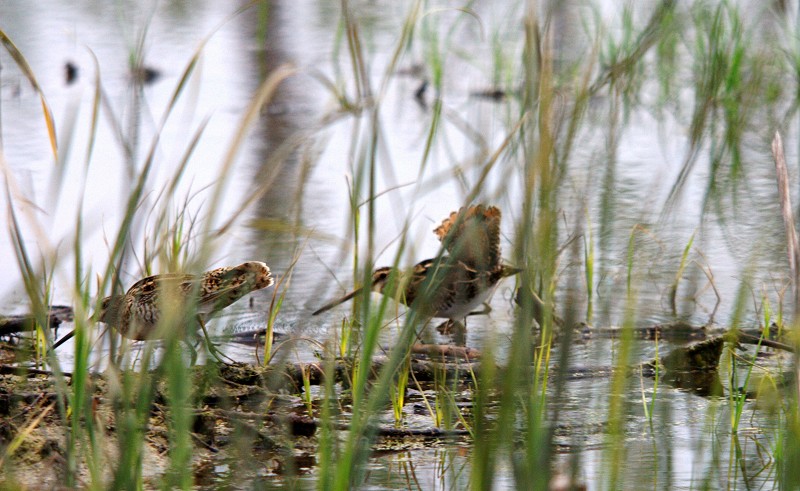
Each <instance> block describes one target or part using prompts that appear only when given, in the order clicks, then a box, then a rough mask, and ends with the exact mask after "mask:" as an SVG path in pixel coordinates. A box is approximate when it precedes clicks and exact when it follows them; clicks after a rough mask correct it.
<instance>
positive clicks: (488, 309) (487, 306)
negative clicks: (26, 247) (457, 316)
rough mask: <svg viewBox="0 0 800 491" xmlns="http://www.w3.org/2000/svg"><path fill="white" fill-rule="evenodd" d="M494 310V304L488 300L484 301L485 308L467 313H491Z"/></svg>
mask: <svg viewBox="0 0 800 491" xmlns="http://www.w3.org/2000/svg"><path fill="white" fill-rule="evenodd" d="M491 311H492V306H491V305H489V304H488V303H486V302H483V309H481V310H476V311H474V312H470V313H469V314H467V315H489V312H491Z"/></svg>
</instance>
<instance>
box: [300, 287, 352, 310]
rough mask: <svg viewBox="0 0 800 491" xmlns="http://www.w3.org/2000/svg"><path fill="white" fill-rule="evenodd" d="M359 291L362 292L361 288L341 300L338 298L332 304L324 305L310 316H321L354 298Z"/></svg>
mask: <svg viewBox="0 0 800 491" xmlns="http://www.w3.org/2000/svg"><path fill="white" fill-rule="evenodd" d="M361 290H363V288H359V289H357V290H353V291H351V292H350V293H348V294H347V295H345V296H343V297H342V298H338V299H336V300H334V301H332V302H329V303H326V304H325V305H323V306H322V307H320V308H318V309H317V310H315V311H314V313H313V314H311V315H317V314H321V313H323V312H326V311H328V310H330V309H332V308H334V307H336V306H337V305H339V304H340V303H343V302H346V301H348V300H350V299H351V298H353V297H355V296H356V295H358V294H359V293H361Z"/></svg>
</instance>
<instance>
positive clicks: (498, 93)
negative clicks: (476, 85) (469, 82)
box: [470, 87, 508, 102]
mask: <svg viewBox="0 0 800 491" xmlns="http://www.w3.org/2000/svg"><path fill="white" fill-rule="evenodd" d="M470 95H471V96H473V97H480V98H482V99H491V100H493V101H495V102H500V101H502V100H503V99H505V98H506V96H508V91H507V90H504V89H500V88H497V87H495V88H494V89H485V90H478V91H475V92H472V93H471V94H470Z"/></svg>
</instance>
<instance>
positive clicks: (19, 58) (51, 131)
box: [0, 29, 58, 163]
mask: <svg viewBox="0 0 800 491" xmlns="http://www.w3.org/2000/svg"><path fill="white" fill-rule="evenodd" d="M0 41H2V42H3V46H5V48H6V51H8V53H9V54H10V55H11V58H13V59H14V61H15V62H16V64H17V66H18V67H19V69H20V70H22V73H23V74H24V75H25V77H27V79H28V81H29V82H30V83H31V85H32V86H33V89H34V90H35V91H36V93H37V94H38V95H39V101H40V102H41V103H42V112H43V113H44V122H45V124H46V125H47V134H48V136H49V138H50V149H51V150H52V151H53V158H54V159H55V162H56V163H58V140H57V139H56V125H55V122H54V121H53V112H52V111H51V110H50V106H49V105H48V104H47V99H46V98H45V96H44V92H43V91H42V88H41V87H39V82H37V81H36V76H35V75H34V74H33V70H32V69H31V66H30V65H28V62H27V60H25V57H24V56H23V55H22V52H21V51H20V50H19V49H18V48H17V46H16V45H15V44H14V43H13V42H12V41H11V39H10V38H9V37H8V35H7V34H6V33H5V31H3V30H2V29H0Z"/></svg>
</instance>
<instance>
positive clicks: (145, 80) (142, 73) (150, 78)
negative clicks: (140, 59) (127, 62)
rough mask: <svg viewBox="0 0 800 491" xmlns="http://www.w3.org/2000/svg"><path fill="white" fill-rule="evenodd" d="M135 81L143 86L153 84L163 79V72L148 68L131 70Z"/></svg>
mask: <svg viewBox="0 0 800 491" xmlns="http://www.w3.org/2000/svg"><path fill="white" fill-rule="evenodd" d="M131 77H133V80H134V81H135V82H138V83H142V84H145V85H147V84H151V83H153V82H155V81H156V80H158V78H159V77H161V71H160V70H158V69H156V68H151V67H148V66H137V67H134V68H133V69H131Z"/></svg>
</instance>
